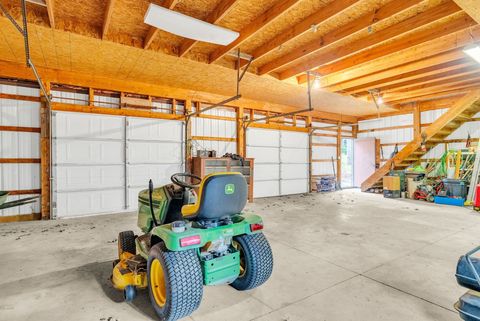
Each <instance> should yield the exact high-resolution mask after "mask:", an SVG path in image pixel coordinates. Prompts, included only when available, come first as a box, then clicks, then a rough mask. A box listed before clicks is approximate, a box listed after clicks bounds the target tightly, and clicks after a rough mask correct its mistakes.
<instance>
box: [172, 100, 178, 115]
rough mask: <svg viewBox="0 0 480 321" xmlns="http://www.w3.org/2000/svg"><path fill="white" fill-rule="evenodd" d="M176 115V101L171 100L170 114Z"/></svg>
mask: <svg viewBox="0 0 480 321" xmlns="http://www.w3.org/2000/svg"><path fill="white" fill-rule="evenodd" d="M176 113H177V100H176V99H175V98H173V99H172V114H174V115H175V114H176Z"/></svg>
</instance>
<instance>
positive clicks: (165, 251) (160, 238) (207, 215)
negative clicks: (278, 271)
mask: <svg viewBox="0 0 480 321" xmlns="http://www.w3.org/2000/svg"><path fill="white" fill-rule="evenodd" d="M171 181H172V183H171V184H168V185H165V186H162V187H159V188H155V189H154V188H153V184H152V181H151V180H150V183H149V188H148V189H147V190H143V191H141V192H140V193H139V196H138V202H139V203H138V205H139V208H138V224H137V225H138V227H139V228H140V229H141V230H142V231H143V232H144V233H145V234H143V235H139V236H136V235H134V233H133V232H132V231H125V232H121V233H120V234H119V236H118V252H119V253H118V254H119V258H118V260H116V261H115V262H114V268H113V273H112V283H113V286H114V287H115V288H117V289H119V290H123V291H124V297H125V300H126V301H131V300H133V298H134V297H135V295H136V291H137V289H138V288H148V291H149V294H150V300H151V302H152V305H153V307H154V309H155V312H156V313H157V315H158V316H159V317H160V319H161V320H165V321H173V320H177V319H180V318H182V317H185V316H188V315H190V314H191V313H192V312H193V311H195V310H196V309H197V308H198V306H199V305H200V302H201V300H202V293H203V285H221V284H229V285H231V286H232V287H234V288H235V289H237V290H239V291H243V290H250V289H253V288H256V287H258V286H260V285H261V284H263V283H264V282H265V281H267V279H268V278H269V277H270V275H271V274H272V268H273V257H272V250H271V248H270V245H269V244H268V241H267V239H266V238H265V236H264V235H263V233H262V230H263V221H262V218H261V217H260V216H258V215H253V214H248V215H247V214H243V213H242V210H243V209H244V207H245V204H246V202H247V183H246V181H245V178H244V177H243V175H242V174H240V173H234V172H225V173H215V174H211V175H208V176H206V177H205V178H204V179H203V180H202V179H201V178H199V177H197V176H194V175H192V174H186V173H178V174H174V175H173V176H172V177H171ZM187 181H188V182H187ZM193 182H195V183H197V184H193ZM197 188H198V197H197V194H196V192H195V189H197Z"/></svg>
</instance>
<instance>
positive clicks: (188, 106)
mask: <svg viewBox="0 0 480 321" xmlns="http://www.w3.org/2000/svg"><path fill="white" fill-rule="evenodd" d="M191 112H192V101H191V100H190V99H187V100H185V114H186V115H187V114H190V113H191ZM185 125H186V126H185V172H187V173H190V171H191V169H192V166H191V165H192V164H191V162H192V121H191V119H189V118H188V117H186V121H185Z"/></svg>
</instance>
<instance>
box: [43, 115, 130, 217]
mask: <svg viewBox="0 0 480 321" xmlns="http://www.w3.org/2000/svg"><path fill="white" fill-rule="evenodd" d="M52 124H53V136H52V138H53V146H52V147H53V149H52V156H53V157H52V158H53V167H52V171H53V176H54V180H53V182H52V190H53V198H54V204H53V205H54V211H53V216H54V217H71V216H78V215H89V214H98V213H112V212H119V211H122V210H124V209H125V191H124V182H125V169H124V163H125V156H124V148H125V144H124V117H117V116H104V115H94V114H83V113H68V112H54V113H53V122H52Z"/></svg>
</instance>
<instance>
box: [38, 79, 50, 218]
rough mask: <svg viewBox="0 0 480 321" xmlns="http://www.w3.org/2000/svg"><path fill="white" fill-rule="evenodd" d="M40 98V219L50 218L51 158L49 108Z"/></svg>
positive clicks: (47, 86) (47, 85)
mask: <svg viewBox="0 0 480 321" xmlns="http://www.w3.org/2000/svg"><path fill="white" fill-rule="evenodd" d="M45 89H46V90H47V94H50V83H46V84H45ZM41 98H42V103H41V106H40V184H41V188H40V189H41V200H40V204H41V211H40V213H41V215H42V219H44V220H48V219H50V182H51V180H50V178H51V177H52V176H51V172H50V167H51V164H50V160H51V155H50V153H51V146H50V109H49V108H48V104H47V103H46V101H45V97H41Z"/></svg>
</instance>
